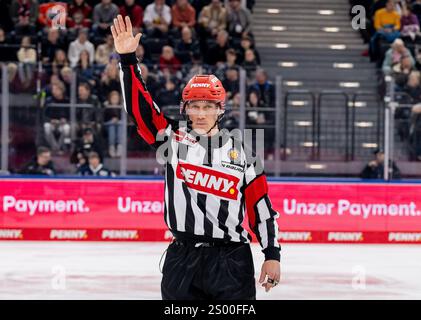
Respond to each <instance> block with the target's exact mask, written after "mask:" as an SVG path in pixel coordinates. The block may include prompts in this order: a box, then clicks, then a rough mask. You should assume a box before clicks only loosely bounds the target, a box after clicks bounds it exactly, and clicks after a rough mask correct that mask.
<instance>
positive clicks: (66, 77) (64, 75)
mask: <svg viewBox="0 0 421 320" xmlns="http://www.w3.org/2000/svg"><path fill="white" fill-rule="evenodd" d="M72 78H73V70H72V68H70V67H63V68H62V69H61V71H60V80H61V81H62V82H63V84H64V87H65V88H66V92H70V86H71V85H72Z"/></svg>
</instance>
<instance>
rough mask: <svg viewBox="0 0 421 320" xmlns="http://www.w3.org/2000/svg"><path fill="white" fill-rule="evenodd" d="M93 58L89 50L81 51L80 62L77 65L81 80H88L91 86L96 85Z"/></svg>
mask: <svg viewBox="0 0 421 320" xmlns="http://www.w3.org/2000/svg"><path fill="white" fill-rule="evenodd" d="M90 61H91V58H90V56H89V52H88V51H86V50H83V51H82V52H81V53H80V57H79V62H78V64H77V67H76V73H77V76H78V80H79V82H80V81H82V82H88V83H89V84H90V85H91V86H93V87H95V86H96V79H95V72H94V68H93V66H92V65H91V63H90Z"/></svg>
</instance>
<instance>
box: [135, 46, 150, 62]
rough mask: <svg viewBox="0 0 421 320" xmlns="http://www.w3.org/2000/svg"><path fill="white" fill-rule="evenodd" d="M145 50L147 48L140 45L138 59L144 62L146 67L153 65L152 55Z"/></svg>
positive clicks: (137, 52)
mask: <svg viewBox="0 0 421 320" xmlns="http://www.w3.org/2000/svg"><path fill="white" fill-rule="evenodd" d="M145 49H146V48H145V47H144V46H143V45H142V44H141V43H139V45H138V46H137V48H136V58H138V59H139V61H142V62H143V63H144V64H146V65H153V63H152V58H151V55H150V53H149V51H147V50H145Z"/></svg>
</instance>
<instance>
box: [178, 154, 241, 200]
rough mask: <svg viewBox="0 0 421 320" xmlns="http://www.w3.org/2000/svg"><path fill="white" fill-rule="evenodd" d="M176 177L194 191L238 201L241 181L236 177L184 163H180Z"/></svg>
mask: <svg viewBox="0 0 421 320" xmlns="http://www.w3.org/2000/svg"><path fill="white" fill-rule="evenodd" d="M176 175H177V178H178V179H181V180H184V182H185V183H186V185H187V186H188V187H189V188H192V189H194V190H197V191H200V192H203V193H210V194H213V195H215V196H218V197H222V198H227V199H231V200H236V199H237V196H238V183H239V181H240V179H239V178H237V177H236V176H233V175H230V174H227V173H224V172H220V171H217V170H213V169H210V168H204V167H199V166H196V165H193V164H189V163H183V162H179V163H178V165H177V169H176Z"/></svg>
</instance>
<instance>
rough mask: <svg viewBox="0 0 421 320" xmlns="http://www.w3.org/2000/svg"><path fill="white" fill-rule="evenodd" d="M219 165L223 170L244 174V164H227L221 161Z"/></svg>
mask: <svg viewBox="0 0 421 320" xmlns="http://www.w3.org/2000/svg"><path fill="white" fill-rule="evenodd" d="M221 165H222V166H223V167H224V168H227V169H231V170H235V171H238V172H244V170H245V168H244V167H245V165H244V164H238V163H230V162H227V161H221Z"/></svg>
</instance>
